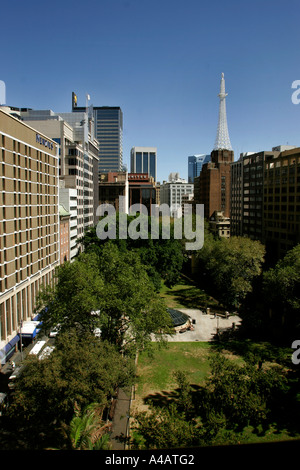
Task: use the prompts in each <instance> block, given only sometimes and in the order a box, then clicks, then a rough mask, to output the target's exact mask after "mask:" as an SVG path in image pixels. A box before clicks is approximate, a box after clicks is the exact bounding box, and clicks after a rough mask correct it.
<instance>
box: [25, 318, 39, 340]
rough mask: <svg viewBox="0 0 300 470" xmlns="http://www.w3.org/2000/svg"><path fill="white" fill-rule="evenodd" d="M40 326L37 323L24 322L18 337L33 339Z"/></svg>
mask: <svg viewBox="0 0 300 470" xmlns="http://www.w3.org/2000/svg"><path fill="white" fill-rule="evenodd" d="M39 324H40V322H38V321H24V322H23V324H22V328H21V329H20V335H22V336H24V337H26V338H34V337H35V335H36V334H37V326H38V325H39Z"/></svg>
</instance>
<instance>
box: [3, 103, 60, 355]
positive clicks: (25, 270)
mask: <svg viewBox="0 0 300 470" xmlns="http://www.w3.org/2000/svg"><path fill="white" fill-rule="evenodd" d="M0 151H1V164H0V241H1V251H0V285H1V292H0V355H1V358H0V359H1V364H3V363H5V361H6V360H7V359H8V357H9V355H10V354H11V353H12V352H13V351H14V348H15V347H17V346H18V344H19V340H20V338H19V336H18V332H19V329H20V325H21V322H23V321H31V320H32V319H33V317H34V307H35V299H36V295H37V293H38V291H39V288H40V286H41V284H44V285H46V284H49V283H50V282H51V280H52V277H53V272H54V269H55V267H56V266H57V265H58V264H59V211H58V204H59V201H58V179H59V174H58V152H57V145H56V143H55V142H54V141H53V140H51V139H50V138H49V137H48V136H47V135H45V134H43V133H40V131H37V130H36V129H33V128H32V127H30V126H28V125H26V124H25V123H23V122H21V121H20V120H19V119H17V118H15V117H13V116H11V115H10V114H9V113H8V112H5V111H4V110H2V109H0Z"/></svg>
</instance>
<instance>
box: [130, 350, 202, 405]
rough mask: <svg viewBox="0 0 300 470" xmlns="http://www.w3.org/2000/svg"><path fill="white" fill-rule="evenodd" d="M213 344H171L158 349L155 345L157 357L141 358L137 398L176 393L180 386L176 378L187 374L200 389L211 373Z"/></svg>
mask: <svg viewBox="0 0 300 470" xmlns="http://www.w3.org/2000/svg"><path fill="white" fill-rule="evenodd" d="M210 349H211V346H210V344H209V343H198V342H195V343H185V342H178V343H173V342H172V343H169V344H168V346H167V347H166V348H158V347H157V345H156V344H155V343H154V344H153V347H152V352H153V355H151V356H149V355H148V354H147V353H143V354H140V355H139V358H138V377H139V381H138V385H137V394H138V395H140V396H141V397H142V396H143V397H146V396H147V395H148V394H149V393H156V392H161V391H168V390H172V389H173V388H174V387H175V386H176V381H175V380H174V377H173V374H174V372H176V371H179V370H181V371H185V372H186V374H187V378H188V380H189V381H190V383H192V384H196V385H199V384H201V383H203V380H204V379H205V377H206V376H207V374H208V372H209V367H208V361H207V358H208V355H209V352H210Z"/></svg>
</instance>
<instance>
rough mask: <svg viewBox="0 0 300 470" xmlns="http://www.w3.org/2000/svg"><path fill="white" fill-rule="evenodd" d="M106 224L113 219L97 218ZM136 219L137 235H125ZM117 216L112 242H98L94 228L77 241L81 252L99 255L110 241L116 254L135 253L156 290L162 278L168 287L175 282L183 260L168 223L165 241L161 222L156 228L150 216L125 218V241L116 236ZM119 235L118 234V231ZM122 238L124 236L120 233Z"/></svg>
mask: <svg viewBox="0 0 300 470" xmlns="http://www.w3.org/2000/svg"><path fill="white" fill-rule="evenodd" d="M101 220H103V221H105V222H107V224H109V223H114V220H115V218H114V216H113V217H108V218H106V217H105V218H100V221H101ZM137 220H139V221H140V223H139V224H138V225H137V231H138V229H139V231H140V236H139V238H137V239H134V238H132V237H130V236H129V234H128V229H129V227H130V225H131V224H132V223H135V222H136V221H137ZM119 221H120V214H119V213H116V224H115V227H116V231H115V239H113V240H112V239H109V238H105V239H103V240H102V239H100V238H99V237H98V235H97V228H96V227H94V228H90V229H88V230H87V231H86V232H85V234H84V236H83V238H82V239H80V240H79V242H80V243H81V244H82V245H83V246H84V249H85V252H97V253H98V254H100V253H101V249H102V247H103V246H104V245H105V244H106V243H108V242H110V243H114V244H115V245H117V247H118V248H119V249H120V251H123V252H125V251H135V252H136V253H138V255H139V256H140V258H141V261H142V263H143V264H144V265H145V267H146V269H147V273H148V275H149V277H150V279H151V280H152V282H153V283H154V286H155V288H156V290H157V291H158V290H159V288H160V283H161V279H163V280H164V281H165V283H166V285H167V286H168V287H172V286H173V285H174V284H176V282H177V281H178V278H179V276H180V273H181V270H182V267H183V264H184V262H185V260H186V257H185V254H184V249H183V243H182V241H181V240H177V239H175V238H174V227H173V224H172V223H171V224H170V236H169V238H167V239H166V238H163V225H162V221H161V219H160V220H159V222H158V224H157V225H154V222H153V220H152V218H151V217H146V216H144V215H142V214H140V215H138V216H137V217H136V216H130V215H129V216H126V228H125V230H126V234H127V236H126V237H125V238H121V237H120V230H121V229H120V222H119ZM121 233H122V232H121ZM123 235H124V233H123Z"/></svg>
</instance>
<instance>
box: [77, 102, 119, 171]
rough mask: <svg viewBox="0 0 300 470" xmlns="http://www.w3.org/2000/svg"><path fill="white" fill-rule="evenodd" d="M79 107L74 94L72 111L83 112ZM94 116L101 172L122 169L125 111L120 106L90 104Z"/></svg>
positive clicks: (83, 109) (82, 108)
mask: <svg viewBox="0 0 300 470" xmlns="http://www.w3.org/2000/svg"><path fill="white" fill-rule="evenodd" d="M85 110H86V108H85V107H77V97H76V95H75V94H74V93H73V94H72V111H73V112H78V111H79V112H82V111H85ZM89 112H90V113H92V114H93V116H94V123H95V137H96V139H97V140H98V142H99V146H100V148H99V173H108V172H111V171H122V169H123V112H122V110H121V108H120V107H118V106H90V107H89Z"/></svg>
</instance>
